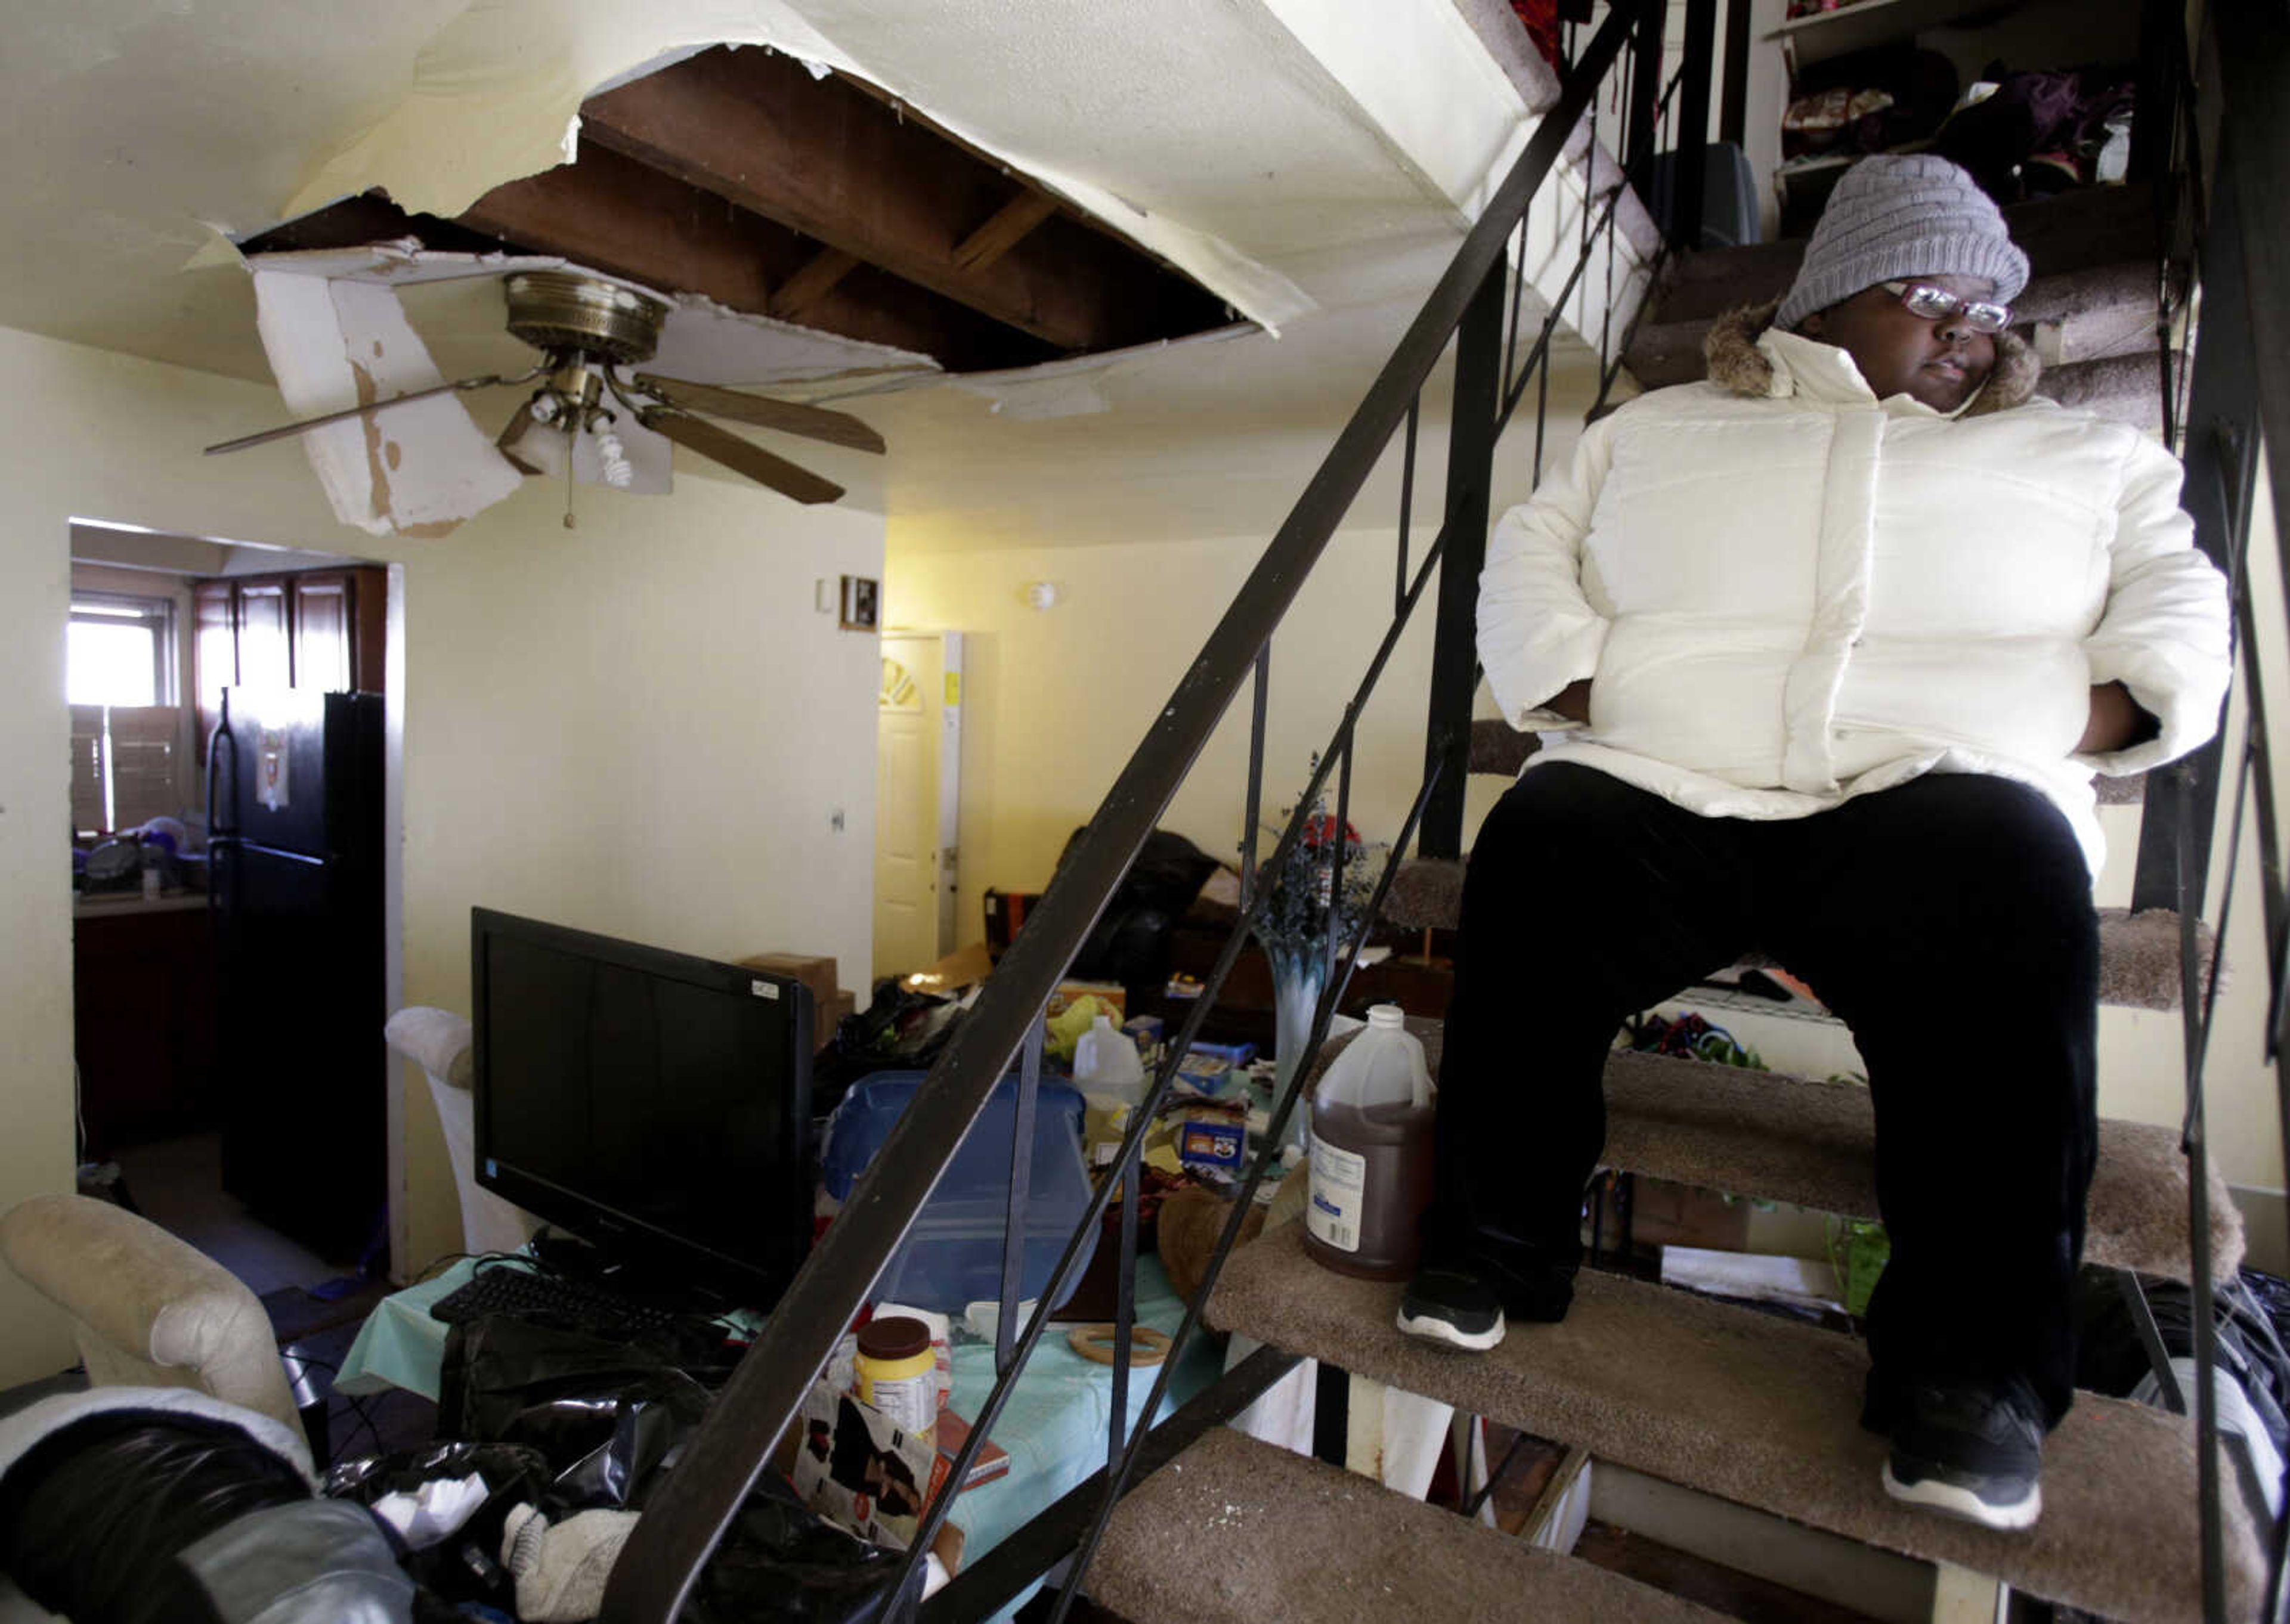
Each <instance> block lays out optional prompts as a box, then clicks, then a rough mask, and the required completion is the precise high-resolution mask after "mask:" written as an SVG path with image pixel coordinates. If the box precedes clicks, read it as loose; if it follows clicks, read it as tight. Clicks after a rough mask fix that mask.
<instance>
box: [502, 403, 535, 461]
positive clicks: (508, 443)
mask: <svg viewBox="0 0 2290 1624" xmlns="http://www.w3.org/2000/svg"><path fill="white" fill-rule="evenodd" d="M539 421H540V419H538V418H536V417H535V416H533V414H532V402H531V401H529V400H528V401H526V402H525V403H524V404H523V405H522V406H519V407H518V408H517V409H516V416H515V417H513V418H511V419H509V420H508V428H504V429H502V430H501V431H500V438H499V439H497V440H495V441H494V442H493V447H494V449H495V450H497V451H499V452H500V454H501V455H502V456H504V457H506V458H508V465H509V467H511V468H515V469H516V471H517V472H518V473H520V474H523V475H524V476H526V477H527V478H531V477H532V476H534V475H537V474H539V473H540V465H539V464H538V463H532V462H528V461H526V460H524V458H523V457H520V456H518V455H517V454H516V448H517V447H518V446H519V445H521V444H524V436H525V434H526V432H527V431H528V430H530V429H531V428H532V426H533V425H534V424H535V423H537V422H539Z"/></svg>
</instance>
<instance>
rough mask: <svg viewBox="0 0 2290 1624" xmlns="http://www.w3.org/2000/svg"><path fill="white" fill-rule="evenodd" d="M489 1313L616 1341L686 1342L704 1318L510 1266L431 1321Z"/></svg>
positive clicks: (478, 1277) (433, 1311)
mask: <svg viewBox="0 0 2290 1624" xmlns="http://www.w3.org/2000/svg"><path fill="white" fill-rule="evenodd" d="M486 1314H506V1315H508V1316H512V1317H514V1318H517V1319H550V1320H556V1321H558V1322H562V1323H569V1324H573V1325H576V1326H578V1327H579V1328H580V1329H581V1330H582V1331H586V1332H591V1333H592V1334H595V1335H597V1336H603V1337H607V1338H612V1339H616V1340H618V1339H625V1338H629V1337H632V1336H637V1335H641V1334H644V1333H645V1332H654V1333H665V1334H667V1335H669V1336H674V1337H682V1336H685V1335H686V1334H688V1333H689V1332H690V1331H691V1330H692V1328H693V1325H694V1324H695V1322H696V1320H697V1318H698V1316H694V1315H688V1314H679V1313H677V1312H676V1311H675V1310H674V1309H672V1308H661V1307H659V1306H658V1305H656V1304H653V1303H648V1302H639V1301H637V1300H635V1299H634V1298H630V1297H627V1296H623V1295H622V1294H621V1293H620V1292H615V1291H613V1290H611V1289H610V1288H608V1287H605V1286H597V1285H591V1284H589V1283H588V1282H586V1281H582V1280H574V1279H571V1278H569V1277H567V1276H564V1275H550V1274H541V1273H540V1272H538V1271H536V1270H533V1269H529V1268H516V1267H515V1266H514V1265H509V1264H497V1265H495V1266H494V1267H492V1268H481V1269H479V1270H478V1271H477V1272H476V1274H474V1275H472V1276H470V1277H469V1279H468V1282H467V1284H462V1285H460V1286H456V1287H455V1288H454V1289H453V1290H452V1291H450V1292H446V1293H445V1295H444V1296H443V1297H440V1298H439V1299H438V1300H436V1301H435V1302H433V1303H431V1304H430V1305H429V1317H430V1318H432V1319H436V1320H442V1321H444V1323H445V1324H448V1325H459V1324H463V1323H465V1322H467V1321H469V1320H473V1319H476V1318H477V1317H479V1316H482V1315H486Z"/></svg>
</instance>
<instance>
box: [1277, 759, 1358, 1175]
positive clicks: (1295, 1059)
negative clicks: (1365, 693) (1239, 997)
mask: <svg viewBox="0 0 2290 1624" xmlns="http://www.w3.org/2000/svg"><path fill="white" fill-rule="evenodd" d="M1312 767H1313V770H1314V771H1316V772H1317V770H1318V768H1319V759H1318V757H1317V756H1315V757H1314V758H1313V761H1312ZM1293 812H1294V809H1293V807H1290V808H1284V809H1283V811H1282V812H1281V813H1280V817H1279V820H1278V821H1277V823H1274V824H1271V825H1269V826H1268V827H1267V828H1266V829H1265V830H1264V831H1263V832H1262V834H1261V836H1260V839H1259V844H1260V845H1261V846H1262V847H1264V848H1265V849H1266V850H1267V852H1268V860H1267V861H1266V863H1265V865H1264V867H1263V868H1261V869H1260V870H1259V872H1258V875H1257V886H1258V897H1259V901H1258V905H1257V906H1256V907H1255V908H1253V910H1252V915H1251V920H1250V924H1251V928H1252V929H1253V931H1254V932H1255V934H1256V940H1257V941H1258V943H1259V944H1260V945H1261V946H1262V948H1264V956H1265V957H1266V959H1267V960H1268V961H1269V963H1270V964H1271V966H1272V1006H1273V1022H1274V1032H1275V1039H1274V1043H1273V1050H1272V1053H1273V1060H1274V1063H1275V1065H1276V1066H1277V1082H1276V1084H1275V1086H1274V1092H1273V1100H1275V1102H1276V1103H1277V1101H1279V1100H1283V1099H1285V1098H1286V1097H1287V1093H1288V1089H1289V1087H1290V1085H1291V1084H1293V1083H1294V1082H1295V1080H1296V1076H1297V1068H1298V1067H1299V1066H1300V1065H1301V1063H1302V1060H1303V1055H1304V1047H1305V1045H1306V1044H1309V1043H1310V1042H1311V1040H1312V1017H1313V1015H1314V1014H1315V1012H1317V1010H1318V1008H1319V1004H1320V996H1321V995H1322V993H1324V992H1325V990H1326V989H1327V985H1328V973H1329V971H1330V969H1331V968H1332V966H1333V964H1341V963H1342V962H1343V960H1344V958H1345V956H1349V955H1353V954H1357V952H1358V951H1359V949H1360V948H1361V946H1362V945H1363V944H1364V943H1365V940H1366V938H1367V928H1368V925H1369V924H1370V921H1369V918H1368V908H1369V905H1370V904H1371V903H1372V902H1373V900H1374V898H1375V888H1376V882H1377V880H1378V879H1379V877H1380V876H1381V874H1382V871H1383V865H1384V864H1385V863H1386V862H1387V861H1389V860H1390V848H1389V846H1387V845H1383V844H1369V843H1367V842H1365V841H1364V840H1362V839H1361V838H1360V836H1359V831H1358V830H1357V829H1356V828H1353V827H1352V826H1351V824H1350V823H1349V822H1347V823H1345V824H1344V825H1343V826H1342V827H1341V829H1340V828H1338V827H1337V823H1336V820H1335V819H1334V818H1333V817H1332V816H1330V815H1329V812H1328V810H1327V796H1326V795H1325V792H1323V793H1321V794H1318V795H1316V796H1314V797H1313V799H1312V807H1311V812H1310V814H1309V817H1308V818H1307V819H1306V820H1305V822H1304V825H1303V827H1302V828H1301V829H1300V830H1299V831H1298V833H1297V837H1296V839H1295V842H1294V843H1293V844H1291V845H1290V846H1289V848H1288V852H1287V854H1286V856H1285V858H1284V859H1283V860H1281V861H1280V862H1278V863H1277V864H1275V863H1273V862H1271V861H1270V860H1269V853H1270V852H1273V851H1276V850H1277V845H1278V842H1279V837H1280V831H1281V830H1282V829H1284V828H1286V827H1287V825H1288V820H1289V819H1290V817H1292V816H1293ZM1339 852H1341V853H1342V857H1343V877H1342V880H1341V884H1339V883H1338V881H1337V878H1336V859H1337V854H1338V853H1339ZM1332 910H1333V913H1334V916H1335V919H1334V932H1335V944H1334V951H1333V956H1332V954H1331V951H1330V940H1329V915H1330V913H1331V911H1332ZM1304 1124H1305V1114H1304V1111H1303V1109H1302V1108H1301V1107H1300V1108H1298V1109H1297V1110H1296V1111H1295V1112H1294V1114H1293V1115H1292V1116H1290V1118H1289V1123H1288V1142H1290V1143H1292V1144H1295V1145H1301V1144H1302V1143H1303V1142H1304V1139H1303V1134H1304Z"/></svg>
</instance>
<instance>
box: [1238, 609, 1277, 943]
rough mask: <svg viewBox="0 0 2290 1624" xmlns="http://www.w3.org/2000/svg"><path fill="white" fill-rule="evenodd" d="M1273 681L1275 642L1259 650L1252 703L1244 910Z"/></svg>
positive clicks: (1252, 885)
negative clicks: (1268, 698) (1267, 693)
mask: <svg viewBox="0 0 2290 1624" xmlns="http://www.w3.org/2000/svg"><path fill="white" fill-rule="evenodd" d="M1271 682H1272V644H1270V643H1269V641H1268V642H1267V643H1266V644H1264V646H1263V647H1262V648H1260V649H1258V650H1257V651H1256V675H1255V676H1254V677H1253V678H1252V679H1251V684H1250V685H1251V697H1250V699H1249V703H1248V810H1247V812H1246V813H1245V820H1244V821H1243V823H1242V826H1241V834H1240V911H1241V912H1243V913H1244V914H1245V913H1246V912H1247V911H1248V909H1249V907H1250V905H1251V904H1252V903H1253V902H1254V901H1255V900H1256V820H1257V819H1258V818H1260V817H1261V816H1262V815H1263V804H1264V706H1265V691H1266V690H1267V688H1269V686H1270V684H1271Z"/></svg>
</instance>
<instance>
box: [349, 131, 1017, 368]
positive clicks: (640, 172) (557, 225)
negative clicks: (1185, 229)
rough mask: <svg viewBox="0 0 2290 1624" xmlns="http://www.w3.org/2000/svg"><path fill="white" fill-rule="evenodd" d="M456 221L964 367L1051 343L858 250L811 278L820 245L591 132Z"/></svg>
mask: <svg viewBox="0 0 2290 1624" xmlns="http://www.w3.org/2000/svg"><path fill="white" fill-rule="evenodd" d="M455 223H456V224H458V225H460V226H463V227H467V228H473V229H474V230H476V231H481V232H484V233H486V234H488V235H489V236H493V237H499V238H501V239H503V240H504V241H506V242H508V243H512V244H516V245H517V246H520V247H523V248H526V249H530V250H532V251H534V252H542V253H560V254H563V255H564V257H565V258H567V259H569V260H574V261H576V262H578V263H580V264H582V265H586V266H589V267H592V268H595V269H597V270H601V271H605V272H608V273H610V274H612V275H613V276H626V277H628V278H629V280H631V281H634V282H641V283H644V284H646V285H648V286H652V287H657V288H662V289H667V290H671V291H674V292H686V293H699V294H701V295H704V296H705V297H707V298H709V299H713V300H717V302H718V303H720V304H724V305H726V306H729V307H730V308H733V309H734V310H745V311H749V312H751V313H754V314H759V315H771V316H778V317H780V318H781V319H783V320H788V321H794V320H797V319H800V320H802V321H803V322H805V324H807V325H811V326H814V327H820V328H823V329H825V330H827V331H829V332H838V333H841V334H843V335H844V336H845V337H846V338H853V339H860V340H865V341H867V342H869V343H876V344H888V345H892V346H893V347H895V348H901V349H910V350H914V351H917V353H920V354H924V355H928V356H935V357H937V359H938V361H939V362H940V364H941V365H944V366H947V367H949V368H951V369H952V370H955V371H957V372H960V371H965V370H971V369H976V368H990V367H999V366H1012V365H1025V364H1029V363H1031V362H1034V361H1038V360H1043V359H1046V358H1048V356H1050V355H1051V354H1053V353H1054V352H1053V351H1052V350H1051V349H1050V348H1048V347H1047V346H1042V347H1040V348H1035V344H1036V341H1035V340H1029V339H1026V338H1024V337H1023V336H1021V335H1020V334H1017V333H1014V332H1011V331H1010V329H1009V328H1008V327H1007V326H1005V325H1004V324H1002V323H999V322H996V321H992V320H989V318H987V317H984V316H980V315H978V314H977V313H976V312H974V311H973V310H971V309H969V308H966V307H965V306H963V305H960V304H957V303H956V302H955V301H953V300H947V299H942V298H940V297H938V296H936V295H934V294H931V293H928V292H924V291H923V290H920V289H917V288H916V287H913V286H911V285H910V284H905V283H902V282H900V281H898V280H897V279H895V278H893V277H891V276H887V275H885V274H884V273H882V272H880V271H873V270H869V269H868V268H864V267H859V266H857V262H856V261H855V260H845V271H846V272H848V271H851V270H853V269H854V268H855V269H856V271H857V274H855V275H845V276H837V277H834V278H831V279H829V280H827V281H824V282H820V281H817V280H816V279H815V278H813V277H808V276H807V270H808V268H809V267H810V266H811V265H812V264H813V263H814V262H815V261H816V260H817V259H818V258H819V257H820V256H821V252H822V251H821V248H820V246H819V244H817V243H814V242H811V241H809V240H807V239H805V237H803V236H800V235H798V234H797V233H796V232H793V231H790V230H789V229H788V228H786V227H784V226H781V225H780V224H779V223H777V222H776V221H773V220H765V219H764V218H762V217H761V216H759V215H757V214H755V213H752V212H749V211H748V210H745V209H741V208H739V207H736V206H734V205H733V204H730V203H727V202H726V201H725V199H724V198H722V197H720V196H717V195H715V194H714V193H712V192H706V191H702V190H701V189H700V188H697V187H693V186H687V185H685V184H684V183H683V182H681V181H678V180H673V179H671V178H670V177H669V176H666V175H663V174H661V172H658V171H657V170H653V169H649V168H646V167H645V165H643V164H638V163H637V162H635V161H634V160H632V159H629V158H626V157H623V156H621V155H620V154H618V153H616V152H614V151H613V150H611V149H610V148H605V147H601V146H599V145H597V143H595V142H593V141H584V142H583V143H582V144H581V158H580V162H579V163H578V164H564V165H560V166H559V167H557V168H556V169H551V170H545V171H543V172H541V173H540V174H537V175H528V176H526V177H524V179H523V180H512V181H509V182H508V184H506V185H503V186H497V187H495V188H493V189H492V191H490V192H487V193H486V194H485V195H484V196H483V197H480V198H479V199H477V201H476V203H475V204H471V205H470V206H469V208H468V210H466V211H465V212H463V213H462V214H461V215H460V219H459V220H458V221H457V222H455ZM378 234H380V235H387V233H386V232H383V233H378ZM824 252H835V251H833V250H827V251H824Z"/></svg>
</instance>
